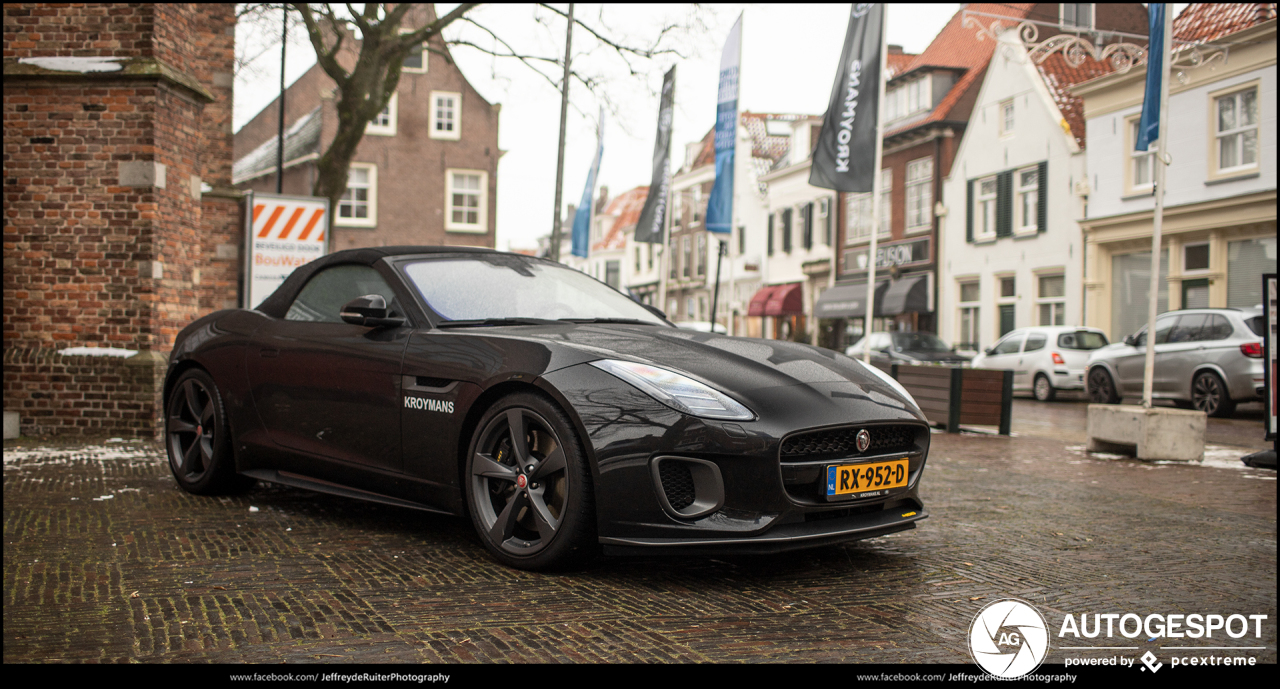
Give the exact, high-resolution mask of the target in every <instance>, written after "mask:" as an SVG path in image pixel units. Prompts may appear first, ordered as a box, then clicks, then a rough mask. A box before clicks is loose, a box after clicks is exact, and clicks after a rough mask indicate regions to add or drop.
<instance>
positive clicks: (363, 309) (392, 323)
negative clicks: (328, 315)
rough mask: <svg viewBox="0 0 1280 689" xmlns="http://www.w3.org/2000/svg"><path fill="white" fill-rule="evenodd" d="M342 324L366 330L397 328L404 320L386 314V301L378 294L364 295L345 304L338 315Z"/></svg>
mask: <svg viewBox="0 0 1280 689" xmlns="http://www.w3.org/2000/svg"><path fill="white" fill-rule="evenodd" d="M338 315H339V316H341V317H342V321H343V322H344V323H350V324H351V325H362V326H365V327H367V328H379V327H397V326H401V325H404V319H403V318H400V317H391V316H389V315H388V314H387V300H386V299H384V298H383V297H382V295H380V294H366V295H364V296H363V297H356V298H355V299H352V300H351V301H349V302H347V303H346V304H345V305H343V307H342V311H340V312H339V313H338Z"/></svg>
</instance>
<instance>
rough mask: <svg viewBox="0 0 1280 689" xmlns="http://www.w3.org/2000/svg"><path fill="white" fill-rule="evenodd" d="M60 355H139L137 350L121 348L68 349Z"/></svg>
mask: <svg viewBox="0 0 1280 689" xmlns="http://www.w3.org/2000/svg"><path fill="white" fill-rule="evenodd" d="M58 353H59V354H61V355H63V356H118V357H130V356H133V355H134V354H137V353H138V350H136V349H121V348H120V347H68V348H66V349H59V350H58Z"/></svg>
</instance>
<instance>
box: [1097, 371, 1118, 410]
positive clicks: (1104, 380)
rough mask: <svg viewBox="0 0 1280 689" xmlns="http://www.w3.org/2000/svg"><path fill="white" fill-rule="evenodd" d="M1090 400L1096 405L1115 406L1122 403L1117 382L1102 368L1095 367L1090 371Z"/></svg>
mask: <svg viewBox="0 0 1280 689" xmlns="http://www.w3.org/2000/svg"><path fill="white" fill-rule="evenodd" d="M1089 399H1091V400H1093V402H1094V403H1096V404H1115V403H1117V402H1119V401H1120V395H1119V394H1118V393H1117V392H1116V382H1115V380H1114V379H1112V378H1111V374H1110V373H1107V369H1105V368H1103V367H1101V366H1094V367H1093V368H1092V369H1090V370H1089Z"/></svg>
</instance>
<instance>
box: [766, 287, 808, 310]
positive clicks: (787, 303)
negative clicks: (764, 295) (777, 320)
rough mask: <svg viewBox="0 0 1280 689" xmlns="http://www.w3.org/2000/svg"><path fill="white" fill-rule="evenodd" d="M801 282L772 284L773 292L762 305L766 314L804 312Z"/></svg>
mask: <svg viewBox="0 0 1280 689" xmlns="http://www.w3.org/2000/svg"><path fill="white" fill-rule="evenodd" d="M802 288H803V285H802V283H799V282H792V283H790V284H786V285H774V286H773V294H771V295H769V301H768V302H767V303H765V305H764V315H766V316H790V315H793V314H797V313H804V293H803V292H802V291H801V289H802Z"/></svg>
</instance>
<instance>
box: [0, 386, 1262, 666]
mask: <svg viewBox="0 0 1280 689" xmlns="http://www.w3.org/2000/svg"><path fill="white" fill-rule="evenodd" d="M1021 408H1024V407H1020V409H1021ZM1016 428H1017V427H1016V426H1015V430H1016ZM1249 432H1250V433H1254V434H1255V435H1260V433H1261V431H1260V429H1252V430H1250V431H1249ZM1083 444H1084V443H1083V438H1080V439H1079V441H1078V442H1075V441H1072V440H1064V439H1062V438H1060V437H1044V436H1032V435H1018V436H1017V437H1013V438H1005V437H993V436H986V435H971V434H964V435H960V436H949V435H945V434H935V435H934V436H933V447H932V450H931V452H930V456H929V462H930V464H929V466H928V468H927V469H926V471H925V476H924V484H923V486H924V487H923V489H922V496H923V498H924V500H925V504H926V506H927V507H928V509H929V511H930V513H931V515H932V516H931V518H929V519H927V520H925V521H924V522H921V524H920V528H918V529H916V530H914V531H908V532H904V533H900V534H895V535H892V536H889V537H885V538H880V539H877V540H872V541H864V542H861V543H855V544H851V545H846V546H836V547H826V548H820V549H817V550H810V551H801V552H799V553H792V554H787V555H781V556H772V557H734V558H692V559H690V558H681V559H601V560H598V561H597V562H596V563H595V564H593V565H591V566H590V567H588V568H587V569H585V570H583V571H579V572H575V573H571V574H558V575H539V574H530V573H526V572H519V571H515V570H511V569H507V568H504V567H502V566H499V565H498V564H496V563H495V562H494V561H493V560H491V559H490V558H489V557H488V555H487V554H486V553H485V551H484V549H483V548H482V547H481V545H480V543H479V541H478V540H477V538H476V537H475V536H474V534H473V532H472V530H471V526H470V524H469V523H466V522H464V521H463V520H460V519H453V518H447V517H440V516H433V515H428V514H425V513H419V512H414V511H409V510H405V509H398V508H392V507H385V506H381V505H373V504H366V503H360V502H356V501H352V500H347V499H343V498H338V497H332V496H326V495H317V494H312V493H306V492H303V491H300V490H295V489H291V488H281V487H275V486H270V485H265V484H259V486H258V487H257V488H255V489H254V490H253V491H252V492H250V493H249V494H247V495H245V496H240V497H235V498H220V499H219V498H200V497H195V496H191V495H187V494H185V493H183V492H182V491H181V490H179V489H178V488H177V486H176V485H175V484H174V482H173V480H172V478H171V477H170V475H169V472H168V469H167V466H166V464H165V461H164V458H163V454H162V451H161V450H160V449H159V445H158V444H150V443H127V442H108V443H105V444H100V445H94V446H65V445H64V446H59V447H56V448H38V447H35V446H34V444H33V443H31V442H30V441H24V442H23V443H22V444H21V445H15V444H12V443H11V442H6V445H5V451H4V539H5V544H4V599H3V604H4V661H5V662H6V663H14V662H59V661H73V662H77V661H102V662H120V661H125V662H130V661H133V662H191V661H216V662H289V663H299V662H347V661H353V662H354V661H359V662H443V663H456V662H485V663H490V662H565V661H568V662H664V663H665V662H739V661H748V662H831V661H834V662H880V663H970V662H971V661H970V657H969V653H968V650H967V641H966V634H967V629H968V626H969V623H970V621H971V620H972V619H973V617H974V615H975V613H976V612H977V611H978V610H979V609H981V608H982V606H984V605H985V604H987V603H989V602H991V601H994V600H998V599H1000V598H1006V597H1017V598H1021V599H1024V600H1026V601H1028V602H1031V603H1032V604H1033V605H1035V606H1036V607H1037V608H1038V609H1039V610H1040V611H1041V612H1042V613H1043V614H1044V616H1045V618H1046V620H1047V622H1048V624H1049V627H1050V631H1051V634H1052V637H1051V643H1052V648H1051V650H1050V652H1049V656H1048V659H1047V661H1046V662H1048V663H1062V662H1063V661H1064V659H1065V658H1067V657H1069V656H1070V657H1081V656H1086V657H1087V656H1088V655H1089V654H1090V653H1094V654H1099V652H1085V651H1064V650H1062V649H1061V648H1060V646H1063V645H1067V646H1071V645H1074V646H1086V645H1091V644H1092V645H1097V646H1101V645H1117V644H1106V643H1104V640H1100V639H1080V640H1078V641H1080V642H1084V643H1068V642H1072V641H1077V640H1074V639H1067V640H1060V639H1058V638H1057V630H1058V629H1059V627H1060V626H1061V624H1062V621H1063V617H1064V615H1066V614H1073V615H1075V616H1077V618H1078V617H1079V616H1080V615H1081V614H1086V613H1087V614H1090V615H1091V614H1092V613H1104V614H1105V613H1128V612H1133V613H1136V614H1138V615H1140V616H1146V615H1148V614H1152V613H1160V614H1166V615H1167V614H1173V613H1183V614H1189V613H1201V614H1220V615H1223V616H1226V615H1231V614H1240V615H1245V616H1248V615H1257V614H1265V615H1267V616H1268V617H1267V619H1266V620H1265V621H1264V622H1263V623H1262V627H1261V629H1262V638H1261V639H1255V638H1254V637H1253V634H1252V633H1250V634H1249V635H1248V636H1246V637H1244V638H1240V639H1233V638H1228V637H1225V636H1222V633H1221V632H1219V633H1218V634H1217V635H1215V637H1214V638H1213V639H1212V640H1208V639H1182V640H1180V641H1182V642H1185V643H1182V644H1180V645H1183V646H1196V645H1203V646H1232V645H1234V646H1265V650H1261V651H1247V652H1234V653H1235V654H1237V655H1251V656H1255V657H1256V658H1257V660H1258V662H1266V663H1274V662H1275V661H1276V622H1275V620H1276V481H1275V478H1276V474H1275V472H1274V471H1268V470H1255V469H1248V468H1246V467H1244V466H1243V465H1241V464H1240V462H1239V456H1240V455H1242V454H1246V453H1247V452H1249V451H1251V450H1243V449H1241V448H1233V447H1226V446H1220V445H1213V446H1211V448H1210V452H1209V456H1208V458H1207V459H1206V462H1205V464H1204V465H1201V466H1183V465H1173V464H1154V465H1153V464H1144V463H1140V462H1135V461H1132V460H1126V459H1119V458H1114V457H1111V456H1101V457H1091V456H1089V455H1087V454H1085V453H1084V451H1083V447H1082V446H1083ZM1250 631H1251V632H1252V628H1251V629H1250ZM1143 636H1144V637H1145V635H1143ZM1119 641H1123V642H1125V643H1124V645H1129V646H1133V645H1136V646H1138V647H1139V650H1136V651H1125V652H1123V654H1124V655H1127V656H1130V657H1136V656H1140V655H1142V653H1144V652H1145V651H1146V650H1152V651H1154V652H1155V653H1156V654H1157V656H1160V657H1167V655H1168V651H1161V650H1160V649H1159V646H1160V645H1161V643H1162V642H1161V641H1159V640H1156V641H1151V642H1148V641H1147V640H1146V639H1145V638H1136V639H1124V638H1120V639H1119ZM1165 643H1166V644H1167V640H1166V641H1165ZM1105 653H1107V654H1113V653H1115V651H1106V652H1105ZM1191 653H1195V652H1191ZM1217 653H1219V654H1228V655H1229V654H1231V653H1233V652H1226V651H1217ZM1071 654H1074V655H1071ZM975 670H976V668H975ZM1134 672H1136V670H1135V671H1134Z"/></svg>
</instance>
